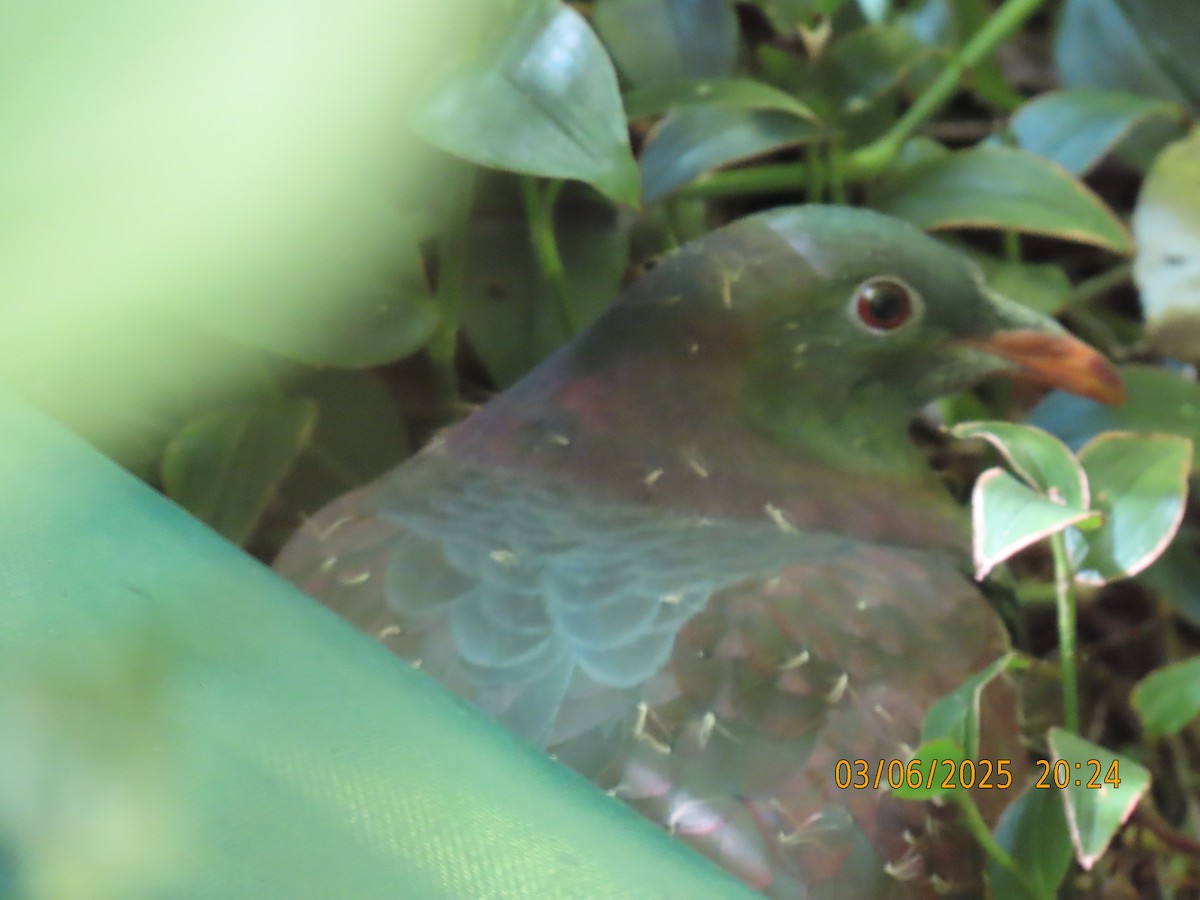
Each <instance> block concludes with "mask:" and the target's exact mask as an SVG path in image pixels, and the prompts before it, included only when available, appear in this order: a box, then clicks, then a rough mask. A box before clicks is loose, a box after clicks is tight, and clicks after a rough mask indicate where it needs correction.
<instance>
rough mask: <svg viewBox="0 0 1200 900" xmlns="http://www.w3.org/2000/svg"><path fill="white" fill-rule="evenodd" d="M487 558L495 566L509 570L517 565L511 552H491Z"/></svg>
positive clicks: (515, 557)
mask: <svg viewBox="0 0 1200 900" xmlns="http://www.w3.org/2000/svg"><path fill="white" fill-rule="evenodd" d="M488 556H489V557H491V560H492V562H494V563H496V564H497V565H500V566H507V567H508V568H510V569H511V568H512V567H513V566H515V565H516V564H517V554H515V553H513V552H512V551H511V550H493V551H492V552H491V553H489V554H488Z"/></svg>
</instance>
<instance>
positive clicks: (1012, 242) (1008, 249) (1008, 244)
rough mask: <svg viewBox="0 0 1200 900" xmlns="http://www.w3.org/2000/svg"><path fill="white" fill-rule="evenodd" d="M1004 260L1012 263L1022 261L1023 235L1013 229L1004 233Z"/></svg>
mask: <svg viewBox="0 0 1200 900" xmlns="http://www.w3.org/2000/svg"><path fill="white" fill-rule="evenodd" d="M1004 259H1005V260H1006V261H1008V262H1011V263H1019V262H1020V261H1021V235H1019V234H1017V232H1015V231H1013V230H1012V229H1007V230H1005V232H1004Z"/></svg>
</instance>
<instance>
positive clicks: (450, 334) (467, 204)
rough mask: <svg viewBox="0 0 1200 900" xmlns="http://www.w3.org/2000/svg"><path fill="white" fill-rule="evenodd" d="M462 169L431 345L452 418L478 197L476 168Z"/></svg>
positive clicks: (442, 257)
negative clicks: (461, 306) (473, 210)
mask: <svg viewBox="0 0 1200 900" xmlns="http://www.w3.org/2000/svg"><path fill="white" fill-rule="evenodd" d="M462 170H463V171H462V172H461V174H460V179H459V180H458V189H457V191H456V193H455V196H454V198H453V199H452V201H451V204H450V210H449V213H448V215H447V216H446V222H445V225H444V227H443V230H442V234H441V237H440V239H439V240H438V245H437V246H438V259H437V292H436V294H435V295H434V303H435V304H436V306H437V310H438V324H437V328H435V329H434V332H433V335H432V336H431V337H430V339H429V344H428V345H427V351H428V353H429V359H430V361H431V362H432V363H433V369H434V379H435V383H436V391H437V394H438V397H437V402H438V417H439V418H443V417H444V418H448V417H449V414H450V412H451V411H452V410H453V409H454V408H455V406H457V403H458V376H457V374H456V373H455V371H454V356H455V350H456V348H457V345H458V306H459V300H460V299H461V297H462V287H463V280H464V277H465V275H466V270H467V259H466V257H467V233H468V231H469V229H470V224H471V207H472V205H473V202H474V199H475V167H474V166H470V165H464V166H463V167H462Z"/></svg>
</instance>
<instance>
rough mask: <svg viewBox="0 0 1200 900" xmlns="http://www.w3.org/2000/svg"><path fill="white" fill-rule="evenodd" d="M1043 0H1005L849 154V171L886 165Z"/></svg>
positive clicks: (869, 172) (864, 173)
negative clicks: (879, 132) (890, 120)
mask: <svg viewBox="0 0 1200 900" xmlns="http://www.w3.org/2000/svg"><path fill="white" fill-rule="evenodd" d="M1044 2H1045V0H1005V2H1004V3H1003V4H1002V5H1001V6H1000V8H999V9H998V10H996V12H995V13H993V14H992V16H991V17H990V18H989V19H988V20H987V22H985V23H984V25H983V27H982V28H980V29H979V31H977V32H975V34H974V35H972V36H971V39H970V40H969V41H967V43H966V44H965V45H964V46H963V48H962V52H960V53H959V54H958V55H956V56H955V57H953V58H952V59H951V60H950V62H949V64H947V66H946V68H944V69H942V71H941V73H940V74H939V75H938V77H937V78H936V79H934V82H933V84H931V85H930V86H929V87H928V88H926V89H925V91H924V92H923V93H922V94H921V95H920V96H919V97H917V99H916V100H914V101H913V105H912V106H910V107H909V108H908V109H907V110H906V111H905V113H904V115H902V116H901V117H900V118H899V119H898V120H896V123H895V124H894V125H893V126H892V127H891V128H889V129H888V131H887V133H886V134H884V135H883V136H882V137H881V138H879V139H878V140H876V141H875V142H874V143H871V144H868V145H867V146H866V147H863V148H862V149H861V150H858V151H857V152H856V153H854V154H853V155H852V156H851V157H850V160H849V162H850V167H849V168H850V171H851V172H852V173H853V174H855V175H857V176H859V177H872V176H874V175H878V174H879V173H880V172H883V171H884V170H885V169H886V168H887V167H888V166H890V165H891V164H892V161H893V160H894V159H895V158H896V155H897V154H898V153H899V152H900V148H901V147H903V146H904V142H905V141H907V140H908V139H909V138H910V137H912V136H913V135H914V134H915V133H916V131H917V129H918V128H920V127H921V126H922V125H924V124H925V122H926V121H927V120H929V119H930V118H932V117H933V115H934V113H936V112H937V111H938V110H939V109H941V107H942V105H943V104H944V103H945V102H946V101H947V100H949V99H950V97H951V96H952V95H953V94H954V92H955V91H956V90H957V89H958V84H959V82H960V81H961V80H962V77H963V75H964V74H966V72H967V71H968V70H969V69H971V68H973V67H975V66H977V65H979V63H980V62H982V61H983V60H984V59H986V58H987V57H988V56H989V55H990V54H991V53H992V51H993V50H995V49H996V47H998V46H999V45H1000V44H1001V43H1003V42H1004V40H1005V39H1007V38H1008V36H1009V35H1010V34H1012V33H1013V32H1014V31H1016V30H1017V28H1019V27H1020V26H1021V24H1022V23H1023V22H1024V21H1025V20H1026V19H1028V18H1029V17H1030V16H1031V15H1033V14H1034V13H1035V12H1037V10H1038V8H1039V7H1040V6H1041V5H1042V4H1043V3H1044Z"/></svg>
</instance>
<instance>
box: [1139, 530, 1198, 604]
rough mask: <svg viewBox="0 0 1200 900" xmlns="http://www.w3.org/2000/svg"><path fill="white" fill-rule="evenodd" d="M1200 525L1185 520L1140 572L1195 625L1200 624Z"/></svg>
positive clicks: (1148, 583)
mask: <svg viewBox="0 0 1200 900" xmlns="http://www.w3.org/2000/svg"><path fill="white" fill-rule="evenodd" d="M1198 548H1200V529H1197V528H1195V527H1194V526H1190V525H1188V524H1187V523H1186V521H1185V522H1184V524H1183V525H1181V526H1180V528H1179V533H1178V534H1177V535H1176V536H1175V540H1173V541H1171V545H1170V546H1169V547H1167V549H1166V552H1164V553H1163V555H1162V556H1160V557H1159V558H1158V559H1157V560H1155V561H1154V563H1153V564H1152V565H1151V566H1150V567H1149V568H1148V569H1146V570H1145V571H1144V572H1142V574H1141V575H1139V576H1138V579H1139V580H1140V581H1141V582H1142V584H1144V585H1146V586H1147V587H1148V588H1150V590H1152V591H1154V592H1155V593H1156V594H1158V595H1159V596H1160V597H1162V598H1163V599H1165V600H1166V601H1167V602H1168V603H1170V604H1171V606H1173V607H1174V608H1175V610H1176V611H1177V612H1179V614H1180V615H1182V616H1183V617H1184V618H1186V619H1187V620H1188V621H1189V622H1191V623H1192V625H1195V626H1200V552H1198Z"/></svg>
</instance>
